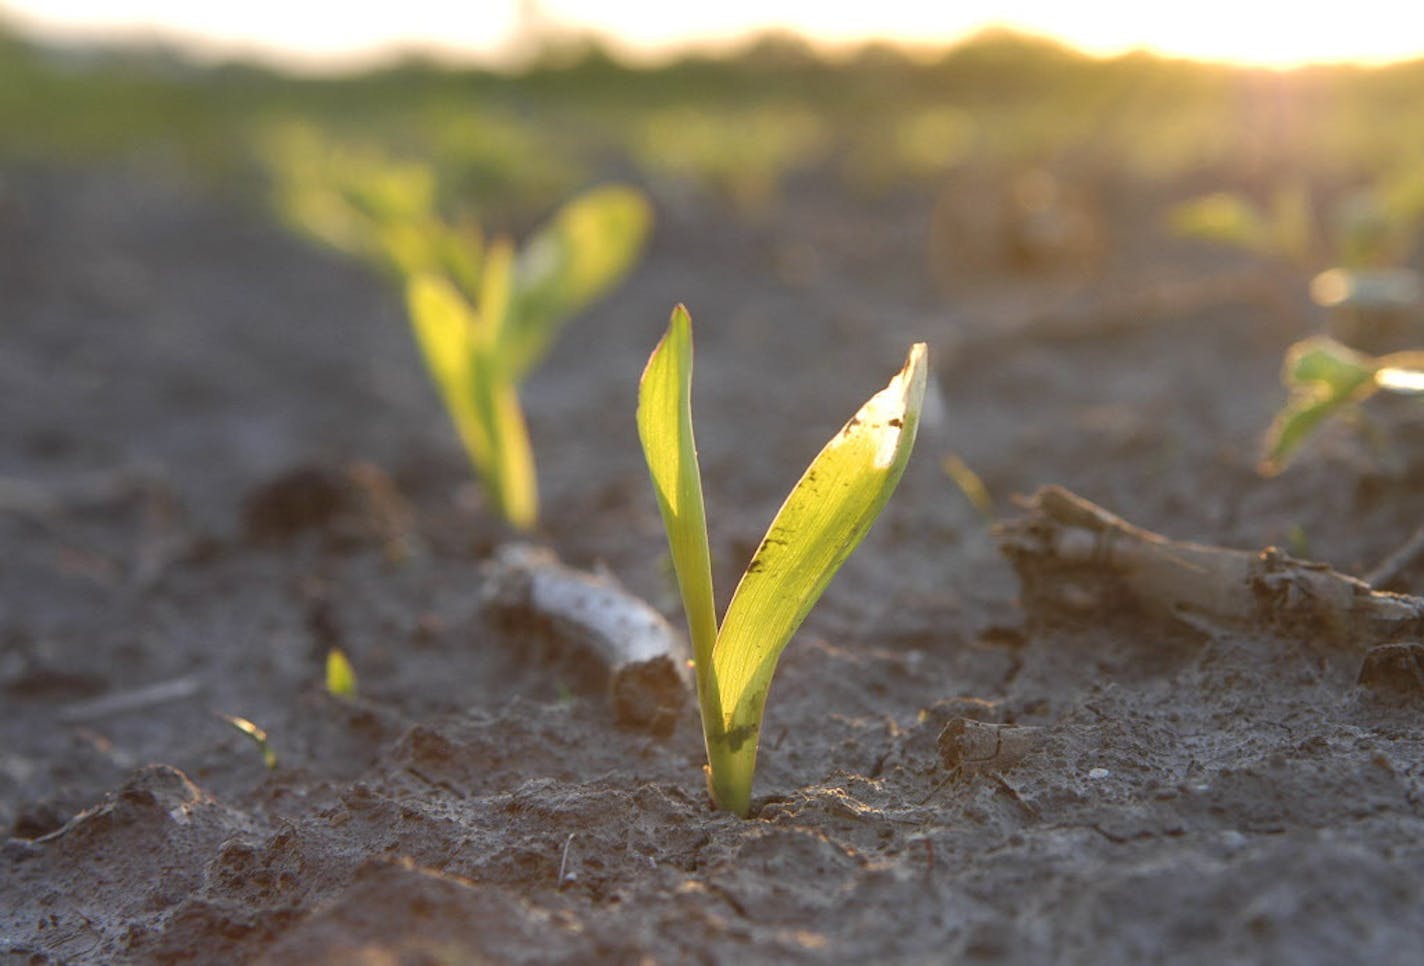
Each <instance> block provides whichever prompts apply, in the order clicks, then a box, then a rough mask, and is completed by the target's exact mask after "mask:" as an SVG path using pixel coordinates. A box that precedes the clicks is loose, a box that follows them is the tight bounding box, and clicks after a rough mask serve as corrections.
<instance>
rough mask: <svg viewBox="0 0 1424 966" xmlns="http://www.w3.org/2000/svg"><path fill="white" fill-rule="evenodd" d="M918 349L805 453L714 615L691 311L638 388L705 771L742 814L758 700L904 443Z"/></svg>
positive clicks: (883, 496)
mask: <svg viewBox="0 0 1424 966" xmlns="http://www.w3.org/2000/svg"><path fill="white" fill-rule="evenodd" d="M925 379H926V349H925V346H924V344H923V343H917V344H915V345H914V346H912V347H911V349H910V353H909V356H908V358H907V359H906V360H905V366H904V368H903V369H901V370H900V372H899V373H898V374H897V375H896V376H895V377H894V378H893V379H891V380H890V384H889V385H888V386H886V387H885V388H884V389H883V390H881V391H880V392H878V393H876V394H875V395H874V396H872V397H871V398H870V399H869V401H867V402H866V403H865V405H863V406H862V407H861V408H860V410H859V412H857V413H856V414H855V416H853V417H852V418H851V420H850V421H849V422H848V423H846V424H845V426H844V427H843V428H842V429H841V430H840V432H838V433H837V434H836V435H835V436H834V437H832V438H831V441H830V442H829V443H827V444H826V446H825V448H824V449H822V450H821V452H820V453H819V454H818V455H817V456H816V458H815V459H814V460H812V462H811V465H810V466H809V467H808V468H807V470H806V472H805V474H804V475H803V476H802V477H801V480H800V481H799V482H798V483H797V484H796V486H795V487H794V488H792V490H791V493H790V495H789V496H788V497H787V498H786V502H785V503H783V504H782V506H781V509H780V510H779V511H777V514H776V518H775V519H774V520H773V521H772V523H771V527H770V528H769V529H768V530H767V533H766V536H765V537H763V538H762V541H761V544H760V545H759V546H758V548H757V551H756V553H755V554H753V556H752V560H751V563H750V564H748V565H747V569H746V572H745V573H744V574H743V575H742V579H741V582H740V583H739V584H738V585H737V589H736V591H735V593H734V594H733V595H732V601H731V603H730V604H729V605H728V607H727V612H726V614H725V615H724V616H723V620H722V623H721V626H720V628H719V627H718V624H717V617H716V613H715V604H714V596H713V592H712V566H711V553H710V551H709V549H708V541H707V520H706V513H705V511H704V508H703V501H702V481H701V472H700V470H699V468H698V463H697V449H696V445H695V442H694V440H693V433H692V319H691V317H690V316H689V315H688V313H687V310H686V309H685V308H683V307H682V306H681V305H679V306H678V307H677V308H676V309H674V310H673V313H672V320H671V322H670V323H669V326H668V331H667V333H666V334H665V335H664V336H663V338H662V341H660V342H659V343H658V346H657V348H656V349H654V350H653V354H652V357H651V358H650V359H649V360H648V366H647V368H646V369H645V370H644V371H643V378H642V381H641V383H640V384H639V387H638V435H639V437H640V438H641V439H642V443H643V452H644V455H645V456H646V457H647V461H648V469H649V472H650V473H651V475H652V478H653V485H654V488H655V489H656V491H657V496H658V507H659V509H660V510H661V511H662V516H663V524H664V526H665V527H666V529H667V535H668V544H669V547H670V549H671V552H672V560H673V566H674V568H675V570H676V572H677V580H678V587H679V589H680V591H681V593H682V602H683V608H684V609H685V610H686V612H687V623H688V631H689V634H690V636H691V638H692V650H693V661H694V664H695V667H696V672H697V696H698V701H699V703H700V706H701V709H702V731H703V737H704V739H705V741H706V745H707V761H708V784H709V787H710V789H711V792H712V798H713V800H714V801H715V802H716V804H717V806H718V807H719V808H723V809H726V810H728V811H730V812H735V813H736V814H737V815H740V816H743V817H745V816H746V814H747V812H748V810H749V809H750V807H751V787H752V776H753V773H754V771H755V768H756V754H757V743H758V739H759V735H760V731H761V720H762V712H763V710H764V709H765V706H766V697H767V691H768V689H769V687H770V685H771V678H772V674H773V673H774V672H775V670H776V663H777V660H778V659H779V658H780V656H781V652H782V651H783V650H784V649H785V647H786V645H787V643H788V642H789V641H790V640H791V635H792V634H794V633H795V632H796V629H797V628H798V627H799V626H800V625H801V622H802V621H803V620H804V619H805V617H806V615H807V613H809V612H810V610H811V607H812V606H814V605H815V603H816V600H817V599H818V598H819V597H820V596H821V593H822V592H823V591H824V590H825V589H826V586H827V585H828V584H829V583H830V582H831V578H832V577H834V576H835V573H836V571H837V570H838V569H839V568H840V566H841V564H842V563H844V562H845V560H846V558H847V557H849V556H850V554H851V551H853V550H854V549H855V548H856V546H857V545H859V543H860V541H861V540H862V539H863V538H864V537H865V534H866V533H867V532H868V531H869V529H870V526H871V524H872V523H874V521H875V518H876V517H877V516H878V515H879V514H880V511H881V509H882V508H883V507H884V506H885V503H886V501H887V500H889V498H890V494H891V493H892V492H893V491H894V489H895V485H896V484H897V483H898V482H899V480H900V476H901V475H902V474H903V473H904V470H905V465H906V463H908V462H909V458H910V451H911V449H912V448H913V447H914V443H915V432H916V430H917V428H918V426H919V418H920V409H921V407H922V405H923V402H924V394H925Z"/></svg>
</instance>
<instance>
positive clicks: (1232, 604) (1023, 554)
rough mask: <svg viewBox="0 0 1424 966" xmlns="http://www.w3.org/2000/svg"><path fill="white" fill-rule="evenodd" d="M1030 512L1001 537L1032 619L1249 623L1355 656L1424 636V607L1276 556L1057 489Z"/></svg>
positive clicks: (1046, 491) (1036, 498) (1005, 526)
mask: <svg viewBox="0 0 1424 966" xmlns="http://www.w3.org/2000/svg"><path fill="white" fill-rule="evenodd" d="M1025 509H1026V510H1027V513H1026V515H1025V516H1023V517H1021V518H1019V519H1016V520H1010V521H1007V522H1005V523H1002V524H1000V525H999V526H998V528H997V529H996V531H995V532H996V536H997V538H998V541H999V548H1000V550H1001V551H1002V552H1003V553H1004V555H1005V556H1006V557H1008V558H1009V560H1010V562H1011V563H1012V564H1013V565H1014V569H1015V570H1016V571H1017V572H1018V575H1019V579H1020V581H1021V583H1022V585H1023V596H1024V604H1025V606H1026V607H1027V608H1028V609H1029V610H1030V611H1033V610H1035V609H1045V608H1047V609H1053V608H1057V609H1059V610H1062V609H1067V610H1070V611H1078V612H1087V611H1099V612H1102V611H1103V610H1104V609H1106V608H1111V607H1113V606H1116V605H1122V604H1133V605H1136V606H1139V607H1143V608H1145V609H1147V610H1150V611H1156V612H1159V613H1163V614H1165V615H1168V616H1171V617H1174V618H1177V619H1179V620H1182V621H1184V622H1186V623H1193V622H1194V621H1195V620H1203V619H1204V620H1208V621H1231V622H1237V623H1246V624H1249V625H1252V626H1254V627H1259V628H1263V629H1267V630H1270V631H1274V632H1277V633H1283V634H1291V635H1295V636H1300V637H1304V638H1307V639H1311V640H1318V641H1324V642H1326V643H1329V644H1333V645H1336V646H1340V647H1345V648H1350V649H1357V650H1364V649H1367V648H1369V647H1372V646H1374V645H1376V644H1381V643H1385V642H1388V641H1395V640H1400V639H1406V638H1418V637H1419V635H1420V633H1421V631H1424V598H1420V597H1413V596H1409V595H1405V594H1390V593H1382V592H1379V591H1375V590H1372V589H1371V588H1370V587H1369V585H1368V584H1366V583H1364V582H1362V581H1359V580H1356V579H1355V578H1353V577H1348V576H1346V575H1344V574H1341V573H1337V572H1336V571H1334V570H1331V569H1330V568H1329V567H1327V566H1325V565H1324V564H1319V563H1312V562H1309V561H1304V560H1296V559H1294V558H1293V557H1290V556H1288V555H1287V554H1285V553H1284V552H1282V551H1280V550H1278V549H1276V548H1273V547H1271V548H1267V549H1265V550H1261V551H1254V552H1253V551H1245V550H1230V549H1226V548H1223V547H1211V546H1203V545H1201V544H1195V543H1186V542H1181V541H1176V540H1169V539H1168V538H1166V537H1163V536H1161V535H1159V534H1156V533H1152V532H1151V531H1148V530H1144V529H1142V528H1140V527H1135V526H1133V525H1132V524H1130V523H1128V522H1127V521H1125V520H1122V519H1120V518H1118V517H1117V516H1114V515H1113V514H1111V513H1109V512H1108V511H1107V510H1104V509H1103V508H1102V507H1099V506H1097V505H1095V504H1093V503H1090V502H1089V501H1087V500H1085V499H1083V498H1082V497H1080V496H1077V495H1076V494H1074V493H1071V492H1069V491H1068V490H1065V489H1063V488H1061V487H1057V486H1049V487H1044V488H1043V489H1041V490H1039V491H1038V492H1037V493H1036V494H1034V495H1033V497H1031V498H1030V499H1028V500H1027V501H1025Z"/></svg>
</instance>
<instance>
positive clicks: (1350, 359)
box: [1258, 336, 1378, 476]
mask: <svg viewBox="0 0 1424 966" xmlns="http://www.w3.org/2000/svg"><path fill="white" fill-rule="evenodd" d="M1377 365H1378V363H1377V361H1376V360H1374V359H1371V358H1370V357H1369V356H1366V355H1362V354H1361V353H1358V352H1356V351H1354V350H1353V349H1351V348H1349V347H1348V346H1344V345H1341V344H1340V343H1338V342H1336V341H1334V340H1333V339H1328V338H1325V337H1324V336H1316V337H1314V338H1310V339H1304V340H1302V341H1300V342H1297V343H1295V344H1294V345H1293V346H1291V347H1290V349H1289V350H1288V351H1287V352H1286V359H1285V363H1284V365H1283V366H1282V367H1281V382H1282V383H1284V384H1285V386H1286V387H1287V388H1288V389H1289V390H1290V397H1289V398H1288V399H1287V400H1286V404H1285V405H1284V406H1283V407H1281V411H1280V412H1279V413H1277V414H1276V417H1275V419H1273V420H1272V421H1271V426H1270V428H1269V429H1268V430H1266V439H1265V443H1264V445H1263V447H1262V449H1263V455H1262V457H1261V462H1260V465H1259V467H1258V468H1259V470H1260V472H1261V473H1262V474H1264V475H1266V476H1273V475H1275V474H1277V473H1279V472H1280V471H1281V470H1282V469H1284V468H1285V466H1286V464H1287V463H1288V462H1290V459H1291V457H1293V456H1294V455H1295V453H1296V451H1297V450H1299V449H1300V447H1301V445H1302V444H1303V443H1304V442H1305V441H1306V439H1308V438H1309V437H1310V435H1311V434H1312V433H1313V432H1315V430H1316V429H1317V428H1319V426H1320V425H1321V424H1322V423H1324V422H1325V421H1326V420H1328V419H1329V418H1330V417H1331V416H1334V415H1335V414H1336V413H1338V412H1340V411H1341V410H1343V409H1344V408H1345V407H1346V406H1348V405H1351V404H1352V403H1357V402H1360V401H1361V400H1363V399H1365V398H1366V397H1368V396H1369V395H1370V394H1371V393H1373V392H1374V391H1375V389H1376V388H1377V386H1376V384H1375V369H1376V367H1377Z"/></svg>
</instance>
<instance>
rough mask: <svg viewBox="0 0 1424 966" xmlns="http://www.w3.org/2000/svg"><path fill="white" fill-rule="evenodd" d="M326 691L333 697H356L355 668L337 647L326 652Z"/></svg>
mask: <svg viewBox="0 0 1424 966" xmlns="http://www.w3.org/2000/svg"><path fill="white" fill-rule="evenodd" d="M326 691H327V693H328V694H330V695H331V696H332V697H333V698H354V697H356V669H355V668H354V667H352V666H351V661H350V660H349V659H348V658H347V657H346V653H345V652H344V651H342V650H341V648H339V647H333V648H332V649H331V650H329V651H327V652H326Z"/></svg>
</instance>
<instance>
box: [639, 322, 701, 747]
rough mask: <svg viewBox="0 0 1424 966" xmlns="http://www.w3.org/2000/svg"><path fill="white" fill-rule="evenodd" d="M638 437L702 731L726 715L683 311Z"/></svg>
mask: <svg viewBox="0 0 1424 966" xmlns="http://www.w3.org/2000/svg"><path fill="white" fill-rule="evenodd" d="M638 437H639V439H640V440H642V443H643V454H644V456H645V457H646V458H647V461H648V471H649V473H650V474H651V475H652V478H653V488H654V489H655V490H656V492H657V496H658V509H659V510H661V511H662V516H663V525H664V527H665V528H666V530H667V536H668V548H669V550H670V551H671V553H672V562H673V568H674V569H675V570H676V572H677V583H678V588H679V589H680V590H681V592H682V603H683V609H684V610H685V611H686V612H687V629H688V635H689V636H690V637H691V638H692V654H693V660H694V661H695V663H696V668H697V690H698V697H699V701H700V702H701V707H702V709H703V718H704V724H705V723H706V722H707V721H708V720H710V721H712V722H713V723H717V722H720V712H717V713H716V714H712V711H713V710H715V708H716V706H717V704H718V702H717V700H716V693H715V688H712V687H710V685H709V681H710V675H711V670H712V649H713V646H714V644H715V643H716V640H717V613H716V605H715V603H714V599H713V594H712V563H711V556H710V554H709V552H708V548H707V516H706V511H705V509H704V507H703V503H702V476H701V472H700V470H699V469H698V465H697V444H696V442H695V440H694V439H693V435H692V319H691V317H690V316H689V315H688V314H687V309H685V308H684V307H683V306H681V305H679V306H678V307H677V308H675V309H674V310H673V313H672V319H671V320H670V321H669V323H668V330H667V333H666V334H665V335H664V336H663V337H662V340H661V341H660V342H659V343H658V345H657V348H656V349H654V350H653V354H652V356H651V357H650V358H649V359H648V365H647V368H646V369H644V370H643V378H642V380H641V382H639V384H638ZM709 714H710V715H711V717H710V719H709Z"/></svg>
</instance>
